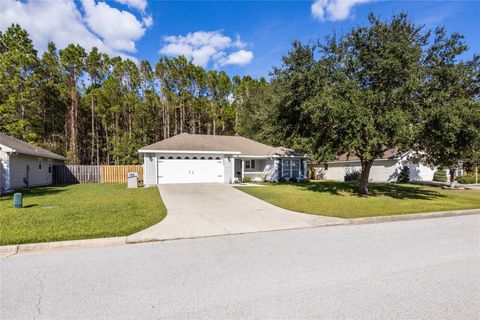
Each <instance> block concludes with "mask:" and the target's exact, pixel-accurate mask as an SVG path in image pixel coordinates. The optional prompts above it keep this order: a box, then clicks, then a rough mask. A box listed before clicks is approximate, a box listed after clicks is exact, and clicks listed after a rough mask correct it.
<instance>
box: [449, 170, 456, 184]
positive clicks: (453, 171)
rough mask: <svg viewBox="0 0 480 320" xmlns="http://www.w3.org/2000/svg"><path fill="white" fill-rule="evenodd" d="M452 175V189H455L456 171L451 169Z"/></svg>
mask: <svg viewBox="0 0 480 320" xmlns="http://www.w3.org/2000/svg"><path fill="white" fill-rule="evenodd" d="M448 173H449V174H450V188H451V189H455V169H449V171H448Z"/></svg>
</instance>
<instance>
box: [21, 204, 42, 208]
mask: <svg viewBox="0 0 480 320" xmlns="http://www.w3.org/2000/svg"><path fill="white" fill-rule="evenodd" d="M37 206H38V204H29V205H26V206H23V207H22V208H32V207H37Z"/></svg>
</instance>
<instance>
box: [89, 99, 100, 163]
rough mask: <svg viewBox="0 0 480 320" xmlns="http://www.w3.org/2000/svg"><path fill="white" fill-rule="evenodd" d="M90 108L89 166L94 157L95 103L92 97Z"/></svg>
mask: <svg viewBox="0 0 480 320" xmlns="http://www.w3.org/2000/svg"><path fill="white" fill-rule="evenodd" d="M90 107H91V109H92V110H91V111H92V152H91V155H90V164H93V159H94V157H95V102H94V99H93V95H92V100H91V104H90ZM97 164H98V162H97Z"/></svg>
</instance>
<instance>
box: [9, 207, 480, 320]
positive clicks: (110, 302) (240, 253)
mask: <svg viewBox="0 0 480 320" xmlns="http://www.w3.org/2000/svg"><path fill="white" fill-rule="evenodd" d="M0 266H1V314H0V318H1V319H161V318H169V319H189V318H201V319H207V318H208V319H212V318H215V319H225V318H230V319H239V318H242V319H243V318H249V319H254V318H255V319H256V318H258V319H260V318H283V319H291V318H315V319H347V318H349V319H352V318H353V319H437V318H442V319H479V318H480V303H479V301H480V215H468V216H460V217H452V218H437V219H425V220H414V221H402V222H390V223H378V224H365V225H347V226H334V227H322V228H308V229H297V230H285V231H277V232H264V233H256V234H245V235H233V236H221V237H211V238H201V239H190V240H178V241H166V242H152V243H146V244H134V245H133V244H131V245H123V246H117V247H107V248H97V249H82V250H69V251H60V252H49V253H39V254H31V255H17V256H11V257H8V258H3V259H1V265H0Z"/></svg>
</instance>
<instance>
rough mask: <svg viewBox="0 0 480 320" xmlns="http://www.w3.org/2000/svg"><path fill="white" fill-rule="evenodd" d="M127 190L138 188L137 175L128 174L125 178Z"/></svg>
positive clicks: (135, 173) (134, 173)
mask: <svg viewBox="0 0 480 320" xmlns="http://www.w3.org/2000/svg"><path fill="white" fill-rule="evenodd" d="M127 188H128V189H131V188H138V173H137V172H129V173H128V176H127Z"/></svg>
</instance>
